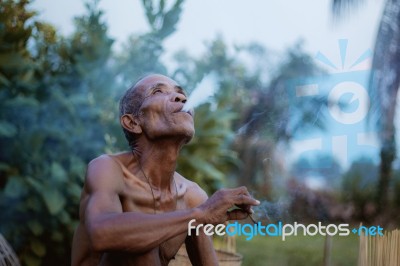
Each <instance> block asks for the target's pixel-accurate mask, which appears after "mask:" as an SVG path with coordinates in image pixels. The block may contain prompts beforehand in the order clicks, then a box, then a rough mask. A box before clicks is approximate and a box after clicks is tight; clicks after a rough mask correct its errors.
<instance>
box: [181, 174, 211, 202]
mask: <svg viewBox="0 0 400 266" xmlns="http://www.w3.org/2000/svg"><path fill="white" fill-rule="evenodd" d="M177 174H178V175H177V176H178V180H179V183H181V184H182V185H183V186H184V187H185V188H186V192H185V201H186V202H187V204H188V205H189V207H190V208H193V207H197V206H198V205H200V204H202V203H203V202H205V201H206V200H207V198H208V196H207V193H206V192H205V191H204V189H202V188H201V187H200V186H199V185H198V184H197V183H196V182H194V181H191V180H189V179H187V178H185V177H183V176H182V175H180V174H179V173H177Z"/></svg>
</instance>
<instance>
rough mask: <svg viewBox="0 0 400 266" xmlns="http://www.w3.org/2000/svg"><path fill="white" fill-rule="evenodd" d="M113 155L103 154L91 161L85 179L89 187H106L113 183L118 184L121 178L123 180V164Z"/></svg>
mask: <svg viewBox="0 0 400 266" xmlns="http://www.w3.org/2000/svg"><path fill="white" fill-rule="evenodd" d="M113 156H114V155H109V154H102V155H100V156H98V157H96V158H94V159H93V160H91V161H90V162H89V164H88V167H87V172H86V180H85V183H86V184H87V185H89V187H91V188H98V189H99V188H101V187H104V188H106V187H108V186H111V185H113V184H114V185H116V184H118V183H119V180H122V170H121V166H120V165H119V164H118V162H117V160H116V159H115V158H113ZM119 177H121V178H119Z"/></svg>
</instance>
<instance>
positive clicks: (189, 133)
mask: <svg viewBox="0 0 400 266" xmlns="http://www.w3.org/2000/svg"><path fill="white" fill-rule="evenodd" d="M193 137H194V129H193V130H191V131H186V134H185V144H188V143H189V142H190V141H191V140H192V139H193Z"/></svg>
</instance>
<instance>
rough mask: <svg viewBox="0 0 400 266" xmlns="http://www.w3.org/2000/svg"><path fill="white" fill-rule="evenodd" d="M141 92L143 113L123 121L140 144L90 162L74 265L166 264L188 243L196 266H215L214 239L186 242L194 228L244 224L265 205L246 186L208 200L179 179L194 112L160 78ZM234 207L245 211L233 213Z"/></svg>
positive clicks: (173, 85) (140, 85)
mask: <svg viewBox="0 0 400 266" xmlns="http://www.w3.org/2000/svg"><path fill="white" fill-rule="evenodd" d="M136 87H137V90H139V93H141V94H142V95H143V96H144V100H143V103H142V105H141V108H140V112H139V114H137V115H136V116H135V115H131V114H126V115H124V116H122V117H121V125H122V126H123V127H124V128H125V129H126V130H129V131H130V132H133V133H135V134H137V135H138V136H139V137H138V141H137V145H136V146H135V149H134V150H133V151H132V152H124V153H119V154H113V155H102V156H100V157H98V158H96V159H94V160H93V161H91V162H90V163H89V165H88V169H87V173H86V179H85V185H84V188H83V191H82V195H81V201H80V213H79V214H80V223H79V226H78V228H77V229H76V232H75V235H74V240H73V247H72V249H73V250H72V265H73V266H76V265H167V264H168V262H169V261H170V260H171V259H173V257H174V256H175V254H176V252H177V251H178V249H179V248H180V246H181V245H182V244H183V243H186V248H187V251H188V254H189V257H190V259H191V261H192V263H193V265H217V264H218V263H217V259H216V255H215V251H214V249H213V246H212V241H211V239H210V238H209V237H208V236H206V235H204V234H203V233H201V234H200V235H199V236H194V235H193V234H192V236H188V234H187V230H188V229H187V225H188V222H189V221H190V220H192V219H196V222H197V223H202V224H207V223H211V224H219V223H224V222H226V221H227V220H232V219H244V218H246V217H247V216H248V214H249V213H250V212H251V206H254V205H258V204H259V202H258V201H256V200H255V199H253V198H252V197H251V196H250V195H249V193H248V191H247V189H246V188H245V187H241V188H236V189H223V190H219V191H217V192H216V193H214V194H213V195H212V196H211V197H210V198H207V195H206V193H205V192H204V191H203V190H202V189H201V188H200V187H199V186H198V185H197V184H196V183H194V182H191V181H189V180H187V179H185V178H184V177H183V176H181V175H180V174H178V173H177V172H175V168H176V161H177V158H178V155H179V151H180V149H181V148H182V146H183V145H184V144H186V143H187V142H188V141H190V139H191V138H192V137H193V134H194V124H193V113H192V112H181V109H182V107H183V104H184V102H185V101H186V95H185V94H184V92H183V90H182V89H181V88H180V87H179V86H178V85H177V84H176V82H175V81H173V80H171V79H170V78H168V77H165V76H162V75H151V76H147V77H145V78H144V79H142V80H140V81H139V82H138V83H137V84H136ZM150 186H151V188H150ZM234 205H236V206H239V207H240V209H236V210H235V211H232V212H229V213H228V212H227V210H228V209H230V208H231V207H232V206H234Z"/></svg>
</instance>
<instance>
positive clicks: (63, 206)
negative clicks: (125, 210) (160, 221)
mask: <svg viewBox="0 0 400 266" xmlns="http://www.w3.org/2000/svg"><path fill="white" fill-rule="evenodd" d="M333 2H334V8H333V12H338V13H340V4H341V3H340V2H346V1H336V0H335V1H333ZM387 2H388V3H389V1H387ZM182 4H183V0H176V1H170V2H169V4H168V5H166V3H165V1H164V0H159V1H145V0H143V1H142V6H143V10H144V12H145V16H146V18H147V22H148V25H149V31H148V32H146V33H141V34H133V35H131V36H129V37H128V38H127V40H126V42H125V43H124V45H123V49H120V50H119V51H115V50H114V49H113V43H114V40H113V39H112V38H111V37H110V36H109V33H108V26H107V24H106V23H105V20H104V12H105V11H103V10H101V9H100V8H99V2H98V1H88V2H86V11H85V13H84V14H82V15H80V16H77V17H76V18H75V20H74V25H75V30H74V32H73V33H72V34H70V35H68V36H64V35H62V34H61V33H60V32H58V31H57V30H56V29H55V27H54V26H52V25H51V24H49V23H46V22H43V21H41V18H40V16H38V15H37V13H36V11H35V10H33V9H32V8H31V7H30V1H29V0H21V1H14V0H3V1H1V2H0V14H1V16H0V99H1V106H0V150H1V151H0V208H1V220H0V233H1V234H2V235H4V236H5V238H6V239H7V241H8V242H10V244H11V246H12V247H13V248H14V249H15V251H16V252H17V254H18V257H19V258H20V260H21V262H22V264H23V265H29V266H34V265H60V266H61V265H69V264H70V248H71V241H72V235H73V232H74V229H75V227H76V225H77V220H78V203H79V197H80V193H81V188H82V184H83V180H84V175H85V170H86V165H87V163H88V162H89V161H90V160H91V159H93V158H95V157H97V156H99V155H101V154H103V153H112V152H117V151H121V150H126V149H128V145H127V143H126V141H125V139H124V136H123V134H122V130H121V128H120V125H119V122H118V121H119V119H118V100H119V98H120V97H121V95H122V94H123V92H124V91H125V90H126V89H127V88H128V87H129V86H130V85H131V84H132V83H133V82H134V81H135V80H137V79H138V78H139V77H140V76H142V75H143V74H146V73H149V72H157V73H162V74H165V75H169V76H171V77H172V78H173V79H175V80H176V81H178V82H179V83H180V84H181V85H182V86H183V87H184V88H186V89H187V90H188V91H189V92H191V90H192V89H193V88H194V87H195V86H196V84H197V83H198V82H199V81H201V79H202V78H203V77H204V76H206V75H207V74H209V73H211V72H214V73H215V74H216V76H217V85H218V92H217V93H216V95H215V96H214V98H213V100H212V102H208V103H204V104H202V105H200V106H199V107H197V108H196V122H195V123H196V124H195V127H196V136H195V138H194V139H193V141H192V142H191V143H190V144H189V145H187V146H186V147H185V148H184V149H183V150H182V153H181V157H180V159H179V168H178V171H179V172H181V173H182V174H183V175H184V176H186V177H188V178H189V179H192V180H194V181H196V182H197V183H199V184H200V186H201V187H203V188H204V189H205V190H206V191H207V192H208V193H212V192H214V191H215V190H217V189H219V188H221V187H226V186H228V187H234V186H237V185H246V186H248V187H249V189H250V190H251V191H252V192H253V193H254V194H255V195H256V196H257V197H258V198H260V199H262V200H265V201H264V203H265V204H264V205H263V208H265V210H266V211H268V212H269V215H271V216H273V217H272V218H273V219H275V220H277V219H280V220H282V221H287V222H291V221H298V222H303V223H307V222H315V221H323V222H326V223H328V222H330V223H340V222H346V223H350V224H358V223H359V222H363V223H364V224H380V225H382V226H386V228H394V227H398V226H399V223H400V220H399V217H398V213H399V210H400V170H399V164H396V142H395V126H394V125H395V123H394V122H395V120H394V115H393V114H394V112H395V108H394V107H395V106H396V95H397V91H398V85H399V84H398V80H399V73H400V67H399V66H398V64H399V62H400V56H399V54H400V53H399V52H398V50H399V48H397V50H393V51H391V53H392V54H391V56H393V57H394V58H396V60H397V61H396V60H394V61H395V63H396V64H395V63H393V64H392V65H390V62H389V63H388V64H389V65H385V62H383V61H382V60H381V61H379V58H380V57H379V55H380V54H379V51H381V50H382V49H381V48H382V47H384V46H382V45H383V44H384V43H388V39H387V38H389V37H390V36H389V37H388V36H386V35H384V34H381V35H378V38H377V44H376V47H377V49H378V51H375V56H374V61H373V64H375V65H373V66H374V67H375V69H377V70H382V71H386V70H387V71H394V72H393V73H395V77H396V79H394V80H395V81H397V85H396V84H394V85H393V84H387V83H384V82H383V81H380V80H379V77H378V78H375V79H374V78H371V86H370V89H371V95H373V96H374V97H376V98H375V99H374V102H375V103H376V106H375V107H374V108H375V109H374V110H375V112H376V113H378V117H379V119H377V120H378V122H379V123H378V124H377V125H376V126H377V127H378V128H380V129H381V132H384V134H382V135H380V137H379V138H380V143H381V147H380V158H381V161H380V162H375V161H374V160H371V159H370V158H368V156H367V157H365V158H358V159H356V160H354V161H353V162H352V163H351V165H350V167H348V168H346V169H342V168H341V166H340V164H339V163H337V161H336V159H335V158H333V157H332V156H330V155H326V154H320V155H318V156H317V158H315V160H310V159H308V158H299V160H298V161H296V162H294V163H293V164H291V165H282V162H281V161H280V160H279V158H280V156H278V155H282V154H280V153H281V152H282V147H285V145H287V144H288V143H290V141H291V140H292V139H293V136H294V135H295V134H296V132H298V131H302V130H324V128H326V121H325V120H324V116H323V115H320V116H315V110H317V109H321V108H322V109H323V108H327V107H328V105H329V102H328V101H327V99H325V98H323V97H320V98H316V97H309V98H308V99H307V100H306V101H305V102H304V103H303V105H301V106H291V105H290V104H291V103H290V102H289V101H288V100H286V99H287V97H286V95H287V91H288V89H287V87H286V83H285V82H286V81H288V80H293V79H297V78H302V77H309V76H323V75H324V74H326V71H325V70H324V69H321V68H320V67H319V66H318V65H317V64H316V63H315V61H314V59H313V56H311V55H310V54H308V53H307V52H306V51H305V50H304V49H303V46H302V42H301V41H299V42H297V43H295V44H293V45H292V46H291V47H290V48H288V49H287V50H286V51H285V52H284V54H283V55H282V56H280V57H279V58H273V55H271V53H270V52H269V50H268V49H267V48H266V47H264V46H263V45H261V44H259V43H248V44H246V45H240V46H234V47H231V46H229V45H228V44H227V43H226V42H225V41H224V39H223V37H221V36H217V37H216V38H214V39H213V40H210V41H209V42H208V43H207V44H206V51H205V52H204V53H203V54H201V55H199V56H192V55H190V54H189V53H187V52H186V51H185V50H182V51H179V52H177V53H175V55H174V57H173V58H174V62H173V64H171V65H172V66H173V67H171V65H168V66H167V65H165V64H164V63H163V61H162V60H161V59H160V58H161V57H162V56H163V54H164V53H165V49H164V46H163V45H164V42H165V40H166V38H168V37H169V36H171V35H172V34H174V32H175V31H176V25H177V23H178V21H179V18H180V16H181V13H182ZM342 4H343V3H342ZM399 5H400V3H399V1H397V2H396V3H395V4H393V6H391V7H388V10H389V11H393V10H394V9H393V8H394V7H396V6H397V8H399ZM344 7H345V8H346V7H347V5H344ZM390 8H392V9H390ZM389 11H388V14H389V15H391V16H397V17H395V18H394V19H397V21H398V20H399V15H398V14H397V13H394V12H391V13H390V12H389ZM388 14H387V15H388ZM395 34H397V35H395ZM393 35H395V36H399V32H397V33H396V32H394V33H393ZM389 39H390V38H389ZM398 39H399V38H398ZM398 39H397V40H398ZM390 40H391V39H390ZM389 43H390V42H389ZM397 46H398V47H400V44H398V43H397ZM379 49H381V50H379ZM271 58H273V60H271ZM271 62H272V63H271ZM265 69H270V70H271V71H270V73H272V74H271V78H269V79H267V80H266V79H265V77H264V75H263V74H264V72H265ZM383 73H385V72H383ZM384 86H386V87H384ZM396 86H397V87H396ZM384 97H389V98H390V99H391V100H392V101H393V100H394V105H393V102H391V104H390V105H389V107H390V106H391V108H389V107H387V106H383V105H380V103H381V102H382V101H380V99H383V98H384ZM290 108H295V112H296V113H297V114H298V118H299V119H295V120H296V121H294V120H293V119H291V118H292V117H291V114H292V113H291V112H292V111H291V112H289V109H290ZM243 125H245V126H243ZM324 160H330V161H332V162H333V163H331V164H330V165H331V166H330V167H329V168H325V169H324V170H323V171H320V172H319V173H318V174H319V175H320V176H325V177H329V178H331V179H329V180H330V181H329V185H328V187H322V188H321V187H320V188H318V189H315V188H310V187H308V186H307V185H306V184H305V182H304V175H305V174H307V173H305V172H304V169H305V168H307V167H305V166H308V168H309V169H319V167H318V166H319V164H320V163H321V162H323V161H324ZM277 179H278V180H277ZM332 180H334V182H332ZM271 213H272V214H271ZM323 241H324V240H323V238H320V237H312V238H310V237H309V238H306V237H297V238H290V239H288V240H287V241H286V242H281V241H280V240H279V239H274V238H269V239H263V238H255V239H254V240H252V241H250V242H246V241H245V240H244V239H240V238H239V239H238V252H240V253H242V254H244V256H245V260H244V263H245V265H264V261H265V262H268V264H269V265H320V264H321V261H322V255H323V252H322V246H323ZM357 245H358V240H357V239H356V238H355V237H354V236H349V237H347V238H334V240H333V251H332V265H354V263H355V261H356V258H357Z"/></svg>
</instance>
